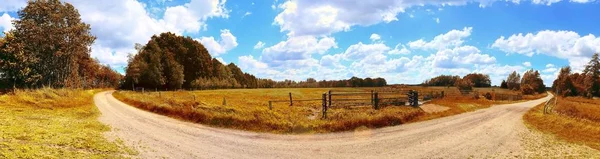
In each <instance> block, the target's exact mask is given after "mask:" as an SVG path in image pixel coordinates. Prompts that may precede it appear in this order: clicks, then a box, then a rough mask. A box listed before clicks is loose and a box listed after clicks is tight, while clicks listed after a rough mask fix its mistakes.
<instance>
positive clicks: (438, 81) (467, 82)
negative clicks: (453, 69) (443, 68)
mask: <svg viewBox="0 0 600 159" xmlns="http://www.w3.org/2000/svg"><path fill="white" fill-rule="evenodd" d="M422 85H424V86H447V87H450V86H460V87H461V88H463V89H467V90H470V89H471V88H472V87H491V86H492V82H491V80H490V76H489V75H485V74H480V73H470V74H467V75H465V76H463V77H462V78H461V77H460V76H451V75H440V76H437V77H433V78H431V79H429V80H425V81H424V82H423V83H422Z"/></svg>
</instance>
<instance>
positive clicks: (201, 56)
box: [121, 33, 387, 90]
mask: <svg viewBox="0 0 600 159" xmlns="http://www.w3.org/2000/svg"><path fill="white" fill-rule="evenodd" d="M136 49H137V51H138V53H137V54H136V55H132V56H130V57H129V64H128V66H127V68H126V69H125V71H126V76H125V81H124V82H123V83H122V85H121V88H122V89H135V88H136V87H143V88H150V89H160V90H177V89H223V88H286V87H378V86H385V85H387V82H386V81H385V79H383V78H375V79H371V78H366V79H362V78H357V77H353V78H351V79H349V80H339V81H335V80H333V81H316V80H315V79H313V78H309V79H307V80H306V81H300V82H296V81H291V80H284V81H274V80H271V79H260V78H256V77H255V76H254V75H251V74H248V73H245V72H243V71H242V70H241V69H240V68H239V67H238V66H236V65H235V64H234V63H230V64H228V65H224V64H222V63H221V62H220V61H218V60H217V59H215V58H212V57H211V56H210V54H209V52H208V50H207V49H206V48H205V47H204V45H202V44H201V43H199V42H197V41H195V40H193V39H192V38H190V37H183V36H178V35H175V34H173V33H162V34H160V35H158V36H157V35H155V36H152V38H151V39H150V41H148V43H147V44H146V45H140V44H138V45H136Z"/></svg>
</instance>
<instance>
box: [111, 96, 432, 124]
mask: <svg viewBox="0 0 600 159" xmlns="http://www.w3.org/2000/svg"><path fill="white" fill-rule="evenodd" d="M349 89H350V88H349ZM350 90H351V89H350ZM326 91H328V89H320V88H306V89H247V90H211V91H193V92H183V91H182V92H161V94H160V95H159V94H158V93H156V92H152V93H138V92H130V91H119V92H115V93H113V96H114V97H115V98H117V99H119V100H121V101H123V102H125V103H128V104H131V105H133V106H136V107H138V108H141V109H144V110H148V111H151V112H155V113H159V114H163V115H167V116H171V117H175V118H179V119H184V120H188V121H192V122H196V123H202V124H208V125H212V126H217V127H226V128H235V129H242V130H250V131H259V132H274V133H319V132H335V131H346V130H354V129H356V128H359V127H366V128H377V127H383V126H390V125H398V124H402V123H406V122H409V121H412V120H414V118H415V117H417V116H421V115H424V112H423V111H422V110H420V109H418V108H411V107H386V108H382V109H380V110H377V111H376V110H373V108H371V107H369V106H367V107H354V108H348V109H330V110H328V118H327V119H321V117H322V114H321V107H322V104H321V101H310V102H294V105H293V106H289V103H288V102H282V103H273V110H269V107H268V101H269V100H286V99H289V96H288V93H289V92H292V94H293V98H295V99H318V98H321V94H322V93H323V92H326ZM194 97H195V98H196V101H194V100H193V99H194ZM223 99H225V100H226V105H223Z"/></svg>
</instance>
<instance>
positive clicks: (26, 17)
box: [0, 0, 121, 88]
mask: <svg viewBox="0 0 600 159" xmlns="http://www.w3.org/2000/svg"><path fill="white" fill-rule="evenodd" d="M18 15H19V19H17V20H14V21H13V24H14V26H15V29H13V30H10V31H8V32H6V33H5V36H4V37H2V38H0V87H2V88H39V87H43V86H46V87H54V88H62V87H69V88H98V87H116V86H118V85H119V81H120V79H121V75H120V74H118V73H117V72H115V71H113V70H112V69H111V68H110V67H109V66H105V65H101V64H99V62H98V61H97V60H95V59H93V58H91V56H90V51H91V50H90V47H91V45H92V44H93V43H94V41H95V39H96V37H94V36H93V35H92V34H91V33H90V25H88V24H85V23H83V22H82V21H81V19H80V15H79V13H78V11H77V9H75V8H74V7H73V6H72V5H71V4H69V3H62V2H60V1H59V0H44V1H28V4H27V6H26V7H25V8H23V9H22V10H21V11H19V12H18Z"/></svg>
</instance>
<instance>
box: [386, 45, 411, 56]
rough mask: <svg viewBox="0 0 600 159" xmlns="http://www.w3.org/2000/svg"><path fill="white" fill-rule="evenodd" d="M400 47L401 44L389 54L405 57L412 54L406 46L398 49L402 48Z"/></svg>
mask: <svg viewBox="0 0 600 159" xmlns="http://www.w3.org/2000/svg"><path fill="white" fill-rule="evenodd" d="M400 45H401V44H398V45H396V47H394V50H390V51H389V52H388V54H391V55H398V54H404V55H406V54H410V50H408V49H407V48H406V46H404V45H402V48H401V49H398V46H400Z"/></svg>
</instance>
